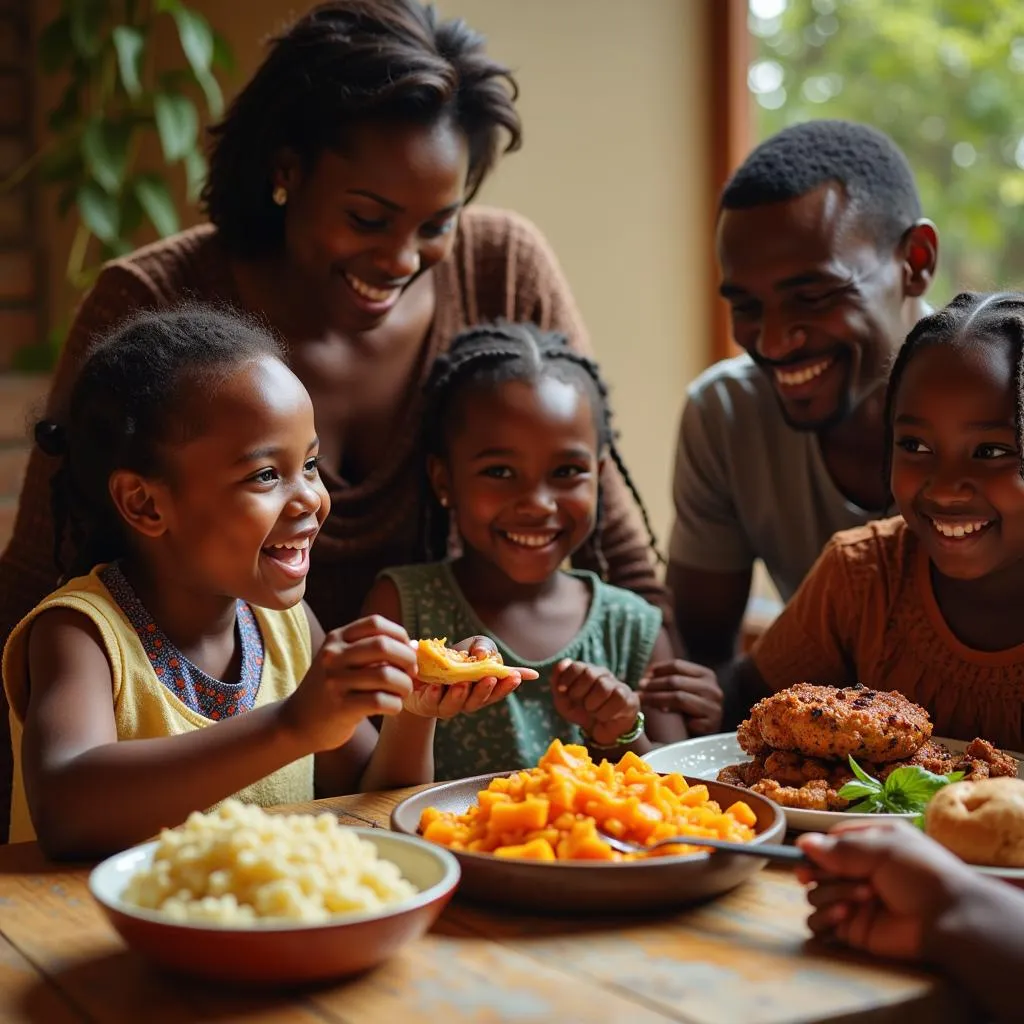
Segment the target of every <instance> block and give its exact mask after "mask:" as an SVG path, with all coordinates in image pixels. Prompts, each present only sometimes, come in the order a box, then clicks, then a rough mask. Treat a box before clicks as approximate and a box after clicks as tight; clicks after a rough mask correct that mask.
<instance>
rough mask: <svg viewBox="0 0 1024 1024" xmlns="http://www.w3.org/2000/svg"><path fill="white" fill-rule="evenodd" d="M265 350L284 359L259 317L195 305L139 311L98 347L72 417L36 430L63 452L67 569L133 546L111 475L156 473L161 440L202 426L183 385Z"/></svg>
mask: <svg viewBox="0 0 1024 1024" xmlns="http://www.w3.org/2000/svg"><path fill="white" fill-rule="evenodd" d="M261 355H270V356H273V357H276V358H279V359H280V358H283V350H282V348H281V346H280V345H279V343H278V342H277V341H276V339H275V338H274V337H273V336H272V335H270V334H269V333H268V332H267V331H265V330H264V329H263V328H262V327H260V326H259V325H258V324H256V323H255V322H253V321H250V320H246V319H243V318H241V317H239V316H237V315H234V314H231V313H229V312H222V311H219V310H217V309H214V308H212V307H209V306H201V305H198V304H185V305H182V306H179V307H177V308H175V309H171V310H164V311H160V312H144V313H140V314H138V315H136V316H133V317H132V318H131V319H129V320H127V321H125V322H124V323H123V324H122V325H121V326H120V327H118V328H117V329H115V330H114V332H113V333H112V334H110V335H109V336H108V337H106V338H105V339H103V340H102V341H100V342H99V343H98V344H97V345H96V346H95V347H94V348H93V350H92V351H91V353H90V354H89V357H88V359H87V360H86V361H85V363H84V365H83V366H82V370H81V373H80V374H79V377H78V379H77V381H76V382H75V386H74V390H73V391H72V393H71V398H70V400H69V403H68V407H67V415H66V416H65V417H62V418H61V420H60V422H57V421H53V420H44V421H42V422H41V423H38V424H37V425H36V428H35V439H36V443H37V444H38V445H39V447H40V448H41V449H42V451H43V452H45V453H46V454H47V455H50V456H52V457H54V458H58V459H60V465H59V466H58V467H57V469H56V471H55V472H54V475H53V478H52V483H51V506H52V509H53V521H54V561H55V563H56V566H57V569H58V571H59V572H60V573H61V574H62V575H64V574H65V572H66V570H67V574H68V575H72V576H75V575H80V574H83V573H86V572H89V571H90V570H91V569H92V568H93V567H94V566H96V565H98V564H99V563H100V562H109V561H113V560H115V559H117V558H121V557H122V556H124V555H125V554H126V553H127V551H128V538H127V534H126V532H125V528H124V523H123V521H122V519H121V517H120V515H119V514H118V512H117V510H116V509H115V507H114V505H113V502H112V501H111V499H110V493H109V490H108V487H109V482H110V476H111V474H112V473H113V472H115V471H116V470H118V469H128V470H133V471H135V472H137V473H140V474H142V475H145V476H150V477H152V476H159V475H160V473H161V471H162V469H163V462H164V460H163V459H162V448H163V446H165V445H167V444H175V443H180V442H184V441H187V440H188V439H189V438H190V437H193V436H195V432H196V431H197V429H201V426H197V424H195V423H192V422H190V421H189V420H188V415H187V392H188V391H190V390H191V389H192V388H194V387H196V386H203V385H207V386H208V385H209V384H210V383H211V382H212V381H213V380H214V379H215V378H216V377H217V376H218V375H220V374H223V373H224V372H225V371H227V370H230V369H231V368H232V367H233V366H237V365H239V364H240V363H243V362H247V361H249V360H252V359H254V358H257V357H258V356H261ZM66 556H70V557H66Z"/></svg>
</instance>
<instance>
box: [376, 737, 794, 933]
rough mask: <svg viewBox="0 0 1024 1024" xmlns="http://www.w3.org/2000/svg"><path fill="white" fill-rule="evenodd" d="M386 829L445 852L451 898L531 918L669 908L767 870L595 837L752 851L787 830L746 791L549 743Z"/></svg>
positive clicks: (453, 785) (432, 794) (426, 798)
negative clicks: (454, 890)
mask: <svg viewBox="0 0 1024 1024" xmlns="http://www.w3.org/2000/svg"><path fill="white" fill-rule="evenodd" d="M391 824H392V827H393V828H394V829H395V830H396V831H399V832H405V833H408V834H410V835H421V836H423V838H425V839H428V840H430V841H431V842H435V843H438V844H439V845H442V846H445V847H447V848H448V849H449V850H451V852H452V853H453V854H455V856H456V857H457V858H458V859H459V862H460V865H461V867H462V885H461V887H460V890H459V893H460V895H461V896H463V897H465V898H469V899H474V900H478V901H483V902H488V903H496V904H504V905H506V906H512V907H516V908H518V909H522V910H529V911H534V912H536V911H541V912H543V911H552V912H554V911H557V912H565V911H574V912H575V911H585V912H597V913H601V912H607V913H612V912H623V911H625V912H628V911H644V910H651V909H660V908H665V909H667V908H669V907H674V906H679V905H682V904H686V903H691V902H694V901H695V900H700V899H705V898H707V897H710V896H715V895H717V894H719V893H722V892H725V891H727V890H728V889H731V888H733V887H734V886H736V885H738V884H740V882H742V881H743V880H744V879H746V878H748V877H749V876H750V875H751V874H752V873H754V872H756V871H758V870H760V868H761V867H763V866H764V864H765V861H762V860H758V859H757V858H754V857H740V856H736V855H730V854H728V853H721V852H715V853H711V852H709V851H707V850H706V849H698V848H697V847H694V846H685V845H673V846H669V847H663V848H661V849H659V850H657V851H652V852H651V853H650V854H646V853H641V854H623V853H619V852H617V851H615V850H613V849H612V848H611V847H610V846H609V845H608V843H607V842H606V841H605V839H604V837H603V835H602V833H607V834H608V835H614V836H617V837H619V838H622V839H627V840H632V841H634V842H639V843H642V844H644V845H647V844H650V843H653V842H656V841H657V840H659V839H662V838H669V837H672V836H677V835H679V836H686V835H692V836H711V837H715V838H721V839H729V840H733V841H735V842H749V843H752V844H755V845H756V844H758V843H765V842H778V841H780V840H781V838H782V836H783V835H784V833H785V817H784V815H783V813H782V811H781V810H780V809H779V808H778V807H777V806H776V805H775V804H773V803H771V802H770V801H768V800H765V799H764V798H763V797H759V796H758V795H757V794H756V793H751V792H749V791H747V790H742V789H739V788H737V787H735V786H729V785H726V784H724V783H719V782H713V781H710V780H704V779H694V778H688V777H686V776H683V775H680V774H678V773H669V774H664V775H663V774H660V773H658V772H657V771H655V770H654V769H653V768H651V767H650V766H649V765H648V764H646V763H645V762H644V761H643V760H641V759H640V758H639V757H637V756H636V755H635V754H632V753H626V754H625V755H624V756H623V757H621V758H620V759H619V760H617V761H614V762H613V761H608V760H604V761H600V762H595V761H594V760H593V759H592V758H591V757H590V754H589V752H588V751H587V749H586V748H585V747H579V746H573V745H567V744H562V743H561V742H560V741H559V740H554V741H553V742H552V744H551V746H550V747H549V748H548V750H547V752H546V753H545V754H544V756H543V757H541V759H540V761H539V762H538V763H537V765H536V767H534V768H528V769H523V770H520V771H515V772H505V773H498V774H493V775H481V776H477V777H475V778H471V779H462V780H459V781H457V782H445V783H440V784H438V785H436V786H432V787H430V788H429V789H426V790H423V791H421V792H420V793H417V794H415V795H414V796H411V797H409V798H407V799H406V800H404V801H402V803H400V804H399V805H398V806H397V807H396V808H395V810H394V812H393V813H392V816H391Z"/></svg>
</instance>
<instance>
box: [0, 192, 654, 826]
mask: <svg viewBox="0 0 1024 1024" xmlns="http://www.w3.org/2000/svg"><path fill="white" fill-rule="evenodd" d="M432 273H433V274H434V275H435V277H436V294H437V303H436V310H435V313H434V320H433V325H432V327H431V329H430V331H429V333H428V335H427V338H426V341H425V345H424V351H423V353H422V356H421V358H420V360H419V362H418V364H417V365H418V373H419V378H420V383H421V384H422V383H423V382H425V380H426V377H427V375H428V373H429V372H430V367H431V364H432V363H433V360H434V358H435V356H436V355H437V354H438V353H439V352H442V351H444V350H445V349H446V348H447V346H448V344H449V343H450V341H451V339H452V338H453V337H454V335H455V334H457V333H458V332H459V331H460V330H462V329H463V328H465V327H467V326H470V325H472V324H475V323H479V322H480V321H484V320H491V319H494V318H496V317H505V318H506V319H509V320H530V321H533V322H535V323H537V324H538V325H539V326H541V327H542V328H545V329H554V330H560V331H563V332H564V333H565V334H566V335H567V336H568V337H569V339H570V341H571V343H572V345H573V347H574V348H576V349H577V350H579V351H581V352H587V353H589V352H590V351H591V350H590V342H589V339H588V338H587V333H586V329H585V328H584V326H583V322H582V319H581V317H580V314H579V311H578V310H577V309H576V305H575V302H574V301H573V298H572V294H571V293H570V291H569V287H568V284H567V283H566V280H565V277H564V275H563V274H562V271H561V269H560V267H559V266H558V262H557V260H556V259H555V256H554V253H553V252H552V251H551V249H550V247H549V246H548V244H547V242H546V241H545V239H544V238H543V236H542V235H541V234H540V232H539V231H538V230H537V228H536V227H534V226H533V225H532V224H530V223H529V222H528V221H526V220H525V219H523V218H521V217H518V216H516V215H514V214H511V213H508V212H505V211H501V210H489V209H486V208H483V207H470V208H469V209H467V210H466V211H465V212H464V213H463V214H462V217H461V221H460V227H459V234H458V238H457V240H456V243H455V247H454V250H453V252H452V254H451V255H450V256H449V258H448V259H447V260H445V261H444V262H443V263H441V264H439V265H438V266H437V267H435V268H434V270H433V271H432ZM186 298H188V299H194V300H200V301H211V302H218V303H228V304H231V305H233V306H235V307H240V308H242V302H241V300H240V298H239V295H238V292H237V289H236V287H235V283H234V280H233V277H232V274H231V269H230V262H229V259H228V256H227V253H226V252H225V250H224V248H223V246H222V244H221V242H220V239H219V238H218V235H217V231H216V229H215V228H213V227H212V226H210V225H203V226H201V227H196V228H192V229H191V230H189V231H185V232H183V233H182V234H180V235H176V236H174V237H173V238H169V239H166V240H164V241H162V242H157V243H155V244H154V245H150V246H147V247H146V248H143V249H140V250H139V251H138V252H135V253H133V254H132V255H130V256H128V257H126V258H124V259H121V260H115V261H114V262H112V263H110V264H108V265H107V267H106V268H105V269H104V270H103V272H102V273H101V274H100V276H99V279H98V280H97V282H96V285H95V287H94V288H93V290H92V291H91V292H90V293H89V295H87V296H86V298H85V300H84V302H83V303H82V306H81V308H80V309H79V311H78V315H77V316H76V318H75V322H74V324H73V325H72V327H71V331H70V333H69V335H68V339H67V343H66V345H65V348H64V351H63V354H62V357H61V361H60V365H59V366H58V368H57V372H56V375H55V378H54V382H53V388H52V391H51V396H50V405H49V409H50V414H51V415H53V414H54V413H55V412H58V411H59V410H60V409H61V408H62V406H63V404H64V402H65V401H66V399H67V397H68V395H69V393H70V390H71V386H72V383H73V381H74V379H75V376H76V374H77V372H78V367H79V366H80V365H81V363H82V361H83V358H84V357H85V355H86V354H87V353H88V351H89V346H90V342H91V340H92V339H94V338H95V337H96V336H97V335H100V334H102V333H103V332H104V331H106V330H108V329H109V328H110V327H111V326H112V325H114V324H116V323H117V322H118V321H119V320H121V319H123V318H124V317H125V316H127V315H129V314H130V313H133V312H135V311H137V310H140V309H145V308H155V307H160V306H167V305H172V304H173V303H175V302H176V301H180V300H182V299H186ZM251 312H252V311H251ZM255 312H258V311H255ZM415 394H416V395H418V394H419V389H418V388H417V389H416V390H415ZM420 413H421V403H419V402H417V401H416V400H415V397H414V399H413V400H412V401H410V402H409V404H408V409H407V413H406V418H405V422H404V424H402V426H401V427H400V429H397V430H396V431H395V434H394V437H393V439H392V442H391V444H390V445H389V449H388V451H389V458H388V459H387V461H385V462H382V463H381V464H380V465H379V466H377V468H376V469H375V470H374V472H372V473H371V474H370V475H369V476H368V477H367V478H366V479H365V480H362V481H359V482H356V483H353V484H348V483H346V481H344V480H342V479H341V477H340V475H339V473H338V472H337V469H338V467H331V466H325V465H321V474H322V476H323V479H324V482H325V483H326V485H327V487H328V490H329V491H330V492H331V502H332V507H331V514H330V517H329V519H328V520H327V523H326V524H325V526H324V529H323V530H322V531H321V533H320V536H319V538H318V539H317V542H316V546H315V547H314V549H313V559H312V567H311V570H310V574H309V580H308V586H307V592H306V599H307V600H308V601H309V603H310V605H311V607H312V608H313V610H314V611H315V612H316V614H317V616H318V617H319V619H320V621H321V623H322V624H323V626H324V627H325V628H326V629H331V628H333V627H335V626H338V625H341V624H342V623H345V622H348V621H350V620H351V619H353V618H355V617H357V616H358V613H359V609H360V606H361V604H362V601H363V598H364V596H365V595H366V593H367V592H368V590H369V588H370V586H371V585H372V583H373V581H374V578H375V577H376V575H377V573H378V572H380V571H381V570H382V569H386V568H389V567H391V566H396V565H404V564H407V563H409V562H415V561H417V560H418V557H417V556H418V553H417V551H416V538H417V528H418V519H419V515H420V495H419V479H420V472H421V467H420V460H419V457H418V451H417V440H418V436H419V417H420ZM53 469H54V462H53V460H52V459H49V458H47V457H46V456H45V455H43V454H42V453H41V452H40V451H38V450H35V451H33V453H32V456H31V459H30V461H29V466H28V472H27V475H26V478H25V486H24V489H23V491H22V495H21V504H20V507H19V509H18V515H17V519H16V522H15V526H14V535H13V538H12V540H11V542H10V544H9V546H8V548H7V550H6V551H5V552H4V554H3V557H2V559H0V641H2V642H4V643H6V640H7V637H8V636H9V635H10V632H11V630H12V629H13V628H14V626H15V625H16V624H17V623H18V621H19V620H20V619H21V618H22V616H23V615H25V614H26V613H27V612H29V611H30V610H31V609H32V608H33V607H34V606H35V605H36V604H37V603H38V602H39V601H41V600H42V599H43V598H44V597H45V596H46V595H47V594H48V593H50V591H52V590H53V589H54V588H55V587H56V585H57V571H56V569H55V568H54V565H53V556H52V552H53V522H52V517H51V514H50V477H51V474H52V472H53ZM603 480H604V485H605V488H604V490H605V518H604V525H603V528H602V532H601V537H600V543H601V548H602V550H603V553H604V556H605V558H606V560H607V563H608V579H609V582H611V583H614V584H616V585H618V586H622V587H626V588H628V589H630V590H634V591H636V592H637V593H639V594H641V595H642V596H644V597H646V598H647V599H649V600H651V601H652V602H654V603H656V604H658V605H659V606H660V607H662V608H663V609H664V610H665V611H668V609H669V608H670V602H669V599H668V595H667V591H665V589H664V587H663V586H662V585H661V584H660V583H659V581H658V578H657V576H656V573H655V569H654V565H653V562H652V559H651V557H650V551H649V549H648V545H647V542H646V539H645V534H644V532H643V529H642V526H641V523H640V520H639V516H638V514H637V512H636V509H635V505H634V503H633V502H632V500H631V498H630V496H629V494H628V491H627V490H626V488H625V485H624V483H623V481H622V478H621V476H620V475H619V474H618V472H617V471H616V470H615V469H614V468H613V467H609V469H608V471H607V472H606V474H605V476H604V478H603ZM579 565H580V566H581V567H583V568H590V569H594V568H596V566H594V565H592V564H588V563H586V562H585V561H583V560H580V561H579ZM0 692H2V691H0ZM6 723H7V716H6V712H5V710H4V709H3V708H2V706H0V823H2V822H4V821H6V818H7V815H6V813H5V811H4V806H3V805H4V794H5V793H6V792H7V791H9V788H10V787H9V775H7V773H6V767H5V760H6V758H7V757H8V756H9V751H8V743H7V742H6V740H5V738H4V736H5V732H6V727H7V725H6ZM0 829H2V825H0Z"/></svg>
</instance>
